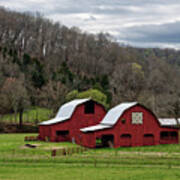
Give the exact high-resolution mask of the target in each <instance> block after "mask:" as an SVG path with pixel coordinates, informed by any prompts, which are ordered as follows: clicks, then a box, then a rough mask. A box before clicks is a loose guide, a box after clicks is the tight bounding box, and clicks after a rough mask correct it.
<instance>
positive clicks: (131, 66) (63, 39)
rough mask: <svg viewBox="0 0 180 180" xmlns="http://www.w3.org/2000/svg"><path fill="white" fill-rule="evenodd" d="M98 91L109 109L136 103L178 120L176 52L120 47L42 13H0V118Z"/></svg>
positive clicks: (106, 37) (179, 90) (179, 58)
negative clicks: (74, 93)
mask: <svg viewBox="0 0 180 180" xmlns="http://www.w3.org/2000/svg"><path fill="white" fill-rule="evenodd" d="M90 88H94V89H99V90H101V91H102V92H103V93H105V94H106V95H107V97H108V102H107V103H108V104H110V106H113V105H116V104H118V103H120V102H123V101H139V102H141V103H142V104H144V105H146V106H148V107H149V108H151V109H152V110H153V111H154V112H155V113H156V114H157V115H158V116H161V117H167V116H168V117H177V116H180V114H179V110H180V109H179V108H180V52H179V51H175V50H170V49H164V50H160V49H139V48H133V47H125V46H121V45H119V44H118V43H116V42H114V41H112V38H111V36H110V35H108V34H102V33H100V34H97V35H92V34H87V33H84V32H81V30H79V29H78V28H75V27H74V28H71V29H70V28H67V27H66V26H64V25H61V24H59V23H53V22H51V21H50V20H48V19H45V18H43V17H42V16H41V15H39V14H36V15H32V14H28V13H24V14H20V13H17V12H12V11H9V10H6V9H3V8H1V9H0V114H1V113H7V112H10V111H12V110H13V111H22V110H23V108H25V107H28V106H30V105H38V106H43V107H48V108H53V109H56V108H57V107H59V106H60V104H61V103H63V102H64V101H65V99H64V97H65V96H66V94H67V93H68V92H70V91H72V90H78V91H84V90H87V89H90Z"/></svg>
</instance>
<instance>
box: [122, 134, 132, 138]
mask: <svg viewBox="0 0 180 180" xmlns="http://www.w3.org/2000/svg"><path fill="white" fill-rule="evenodd" d="M121 138H131V135H130V134H122V135H121Z"/></svg>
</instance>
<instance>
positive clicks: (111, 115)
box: [81, 102, 138, 132]
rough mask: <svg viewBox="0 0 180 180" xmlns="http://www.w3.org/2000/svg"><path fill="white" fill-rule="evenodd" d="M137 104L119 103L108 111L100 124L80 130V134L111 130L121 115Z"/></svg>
mask: <svg viewBox="0 0 180 180" xmlns="http://www.w3.org/2000/svg"><path fill="white" fill-rule="evenodd" d="M137 104H138V103H137V102H126V103H121V104H119V105H117V106H115V107H113V108H112V109H110V110H109V111H108V113H107V114H106V116H105V117H104V118H103V120H102V121H101V122H100V124H98V125H95V126H90V127H86V128H83V129H81V131H82V132H90V131H97V130H101V129H107V128H111V127H112V126H113V125H115V124H116V123H117V121H118V119H119V118H120V117H121V116H122V114H123V113H124V112H125V111H126V110H128V109H129V108H131V107H133V106H135V105H137Z"/></svg>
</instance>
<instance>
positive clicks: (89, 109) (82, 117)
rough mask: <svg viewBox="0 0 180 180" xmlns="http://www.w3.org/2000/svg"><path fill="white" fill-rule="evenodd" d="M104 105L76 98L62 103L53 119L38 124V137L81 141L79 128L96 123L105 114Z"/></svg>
mask: <svg viewBox="0 0 180 180" xmlns="http://www.w3.org/2000/svg"><path fill="white" fill-rule="evenodd" d="M105 114H106V111H105V109H104V107H103V106H102V105H101V104H99V103H97V102H95V101H93V100H91V99H76V100H73V101H71V102H68V103H66V104H64V105H62V106H61V107H60V109H59V111H58V113H57V115H56V117H55V118H54V119H51V120H48V121H44V122H42V123H40V125H39V139H40V140H45V139H46V138H48V139H49V140H50V141H56V142H60V141H75V142H77V141H78V142H79V143H80V142H81V136H80V129H81V128H84V127H87V126H92V125H95V124H98V123H99V122H100V121H101V120H102V119H103V117H104V116H105Z"/></svg>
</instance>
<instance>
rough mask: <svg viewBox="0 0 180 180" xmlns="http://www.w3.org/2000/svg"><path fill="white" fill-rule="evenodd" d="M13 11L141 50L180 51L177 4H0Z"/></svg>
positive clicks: (46, 0)
mask: <svg viewBox="0 0 180 180" xmlns="http://www.w3.org/2000/svg"><path fill="white" fill-rule="evenodd" d="M0 6H4V7H6V8H9V9H12V10H15V11H20V12H24V11H32V12H36V11H39V12H41V13H42V14H44V16H45V17H48V18H50V19H52V20H54V21H59V22H61V23H62V24H65V25H67V26H69V27H72V26H78V27H79V28H81V29H82V30H83V31H87V32H91V33H98V32H108V33H110V34H112V35H113V36H114V37H115V38H116V39H117V41H119V42H124V43H127V44H129V45H133V46H140V47H172V48H180V40H179V39H178V37H179V32H180V31H179V30H180V14H179V9H180V3H179V0H166V1H164V0H133V1H132V0H126V1H124V0H111V1H109V0H98V1H97V0H91V1H84V0H38V1H37V0H28V1H24V0H0Z"/></svg>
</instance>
